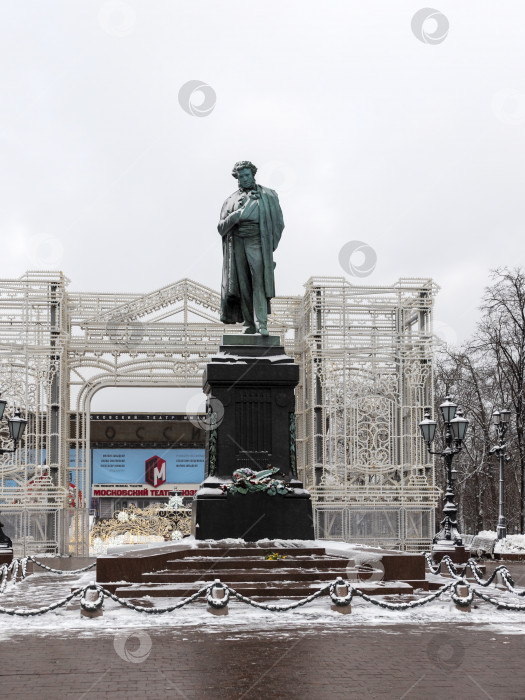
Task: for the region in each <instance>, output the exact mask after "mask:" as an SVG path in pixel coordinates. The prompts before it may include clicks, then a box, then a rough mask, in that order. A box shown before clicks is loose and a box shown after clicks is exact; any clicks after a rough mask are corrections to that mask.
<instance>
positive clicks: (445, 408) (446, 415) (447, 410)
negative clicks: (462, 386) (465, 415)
mask: <svg viewBox="0 0 525 700" xmlns="http://www.w3.org/2000/svg"><path fill="white" fill-rule="evenodd" d="M457 407H458V405H457V404H456V403H454V402H453V401H452V397H451V396H450V395H449V396H445V400H444V401H443V403H442V404H441V405H440V407H439V408H440V409H441V414H442V416H443V420H444V421H445V423H450V421H452V420H454V416H455V415H456V409H457Z"/></svg>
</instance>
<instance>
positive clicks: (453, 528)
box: [419, 396, 469, 549]
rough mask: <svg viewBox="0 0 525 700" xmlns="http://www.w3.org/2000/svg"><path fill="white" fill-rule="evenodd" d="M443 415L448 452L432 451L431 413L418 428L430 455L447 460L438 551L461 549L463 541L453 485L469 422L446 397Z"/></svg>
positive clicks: (427, 412)
mask: <svg viewBox="0 0 525 700" xmlns="http://www.w3.org/2000/svg"><path fill="white" fill-rule="evenodd" d="M439 408H440V411H441V415H442V418H443V423H444V427H445V445H446V447H445V449H444V450H442V451H433V450H431V449H430V445H431V444H432V442H433V440H434V437H435V435H436V428H437V421H435V420H432V419H431V418H430V409H428V408H427V409H426V410H425V418H424V420H422V421H421V422H420V424H419V427H420V429H421V434H422V435H423V440H424V441H425V443H426V446H427V450H428V453H429V454H431V455H440V456H441V457H443V459H444V460H445V470H446V477H447V488H446V491H445V499H444V502H445V505H444V506H443V520H442V521H441V523H440V525H441V529H440V530H439V532H438V533H437V534H436V535H435V536H434V540H433V542H434V545H435V548H437V549H443V548H447V547H449V548H450V547H452V546H461V545H462V544H463V541H462V539H461V534H460V532H459V530H458V521H457V517H458V507H457V505H456V503H455V495H454V481H455V478H456V475H457V472H456V470H455V469H453V468H452V460H453V459H454V456H455V455H457V454H458V453H459V452H461V450H462V448H463V440H464V439H465V435H466V432H467V428H468V424H469V421H468V420H467V419H466V418H465V417H464V416H463V412H462V411H461V409H458V405H457V404H455V403H454V402H453V401H452V397H451V396H446V397H445V401H444V402H443V403H442V404H441V405H440V407H439Z"/></svg>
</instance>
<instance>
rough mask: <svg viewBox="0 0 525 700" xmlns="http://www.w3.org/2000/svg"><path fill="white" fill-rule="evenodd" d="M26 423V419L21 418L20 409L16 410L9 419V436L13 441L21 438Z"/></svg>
mask: <svg viewBox="0 0 525 700" xmlns="http://www.w3.org/2000/svg"><path fill="white" fill-rule="evenodd" d="M26 425H27V421H26V419H25V418H22V416H21V415H20V411H17V412H16V413H15V415H14V416H13V418H10V419H9V437H10V438H11V439H12V440H14V441H15V442H18V440H21V439H22V436H23V434H24V432H25V429H26Z"/></svg>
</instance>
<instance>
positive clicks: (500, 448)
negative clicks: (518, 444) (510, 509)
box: [490, 409, 510, 540]
mask: <svg viewBox="0 0 525 700" xmlns="http://www.w3.org/2000/svg"><path fill="white" fill-rule="evenodd" d="M492 420H493V422H494V425H495V426H496V432H497V436H498V444H497V445H495V446H494V447H493V448H492V449H491V451H490V453H491V454H496V455H497V456H498V458H499V517H498V528H497V533H498V540H502V539H504V538H505V537H506V536H507V520H506V518H505V513H504V510H505V471H504V463H505V461H508V460H509V459H510V458H509V457H508V455H507V444H506V442H505V435H506V433H507V430H508V429H509V425H510V411H508V410H507V409H502V410H501V411H494V413H493V414H492Z"/></svg>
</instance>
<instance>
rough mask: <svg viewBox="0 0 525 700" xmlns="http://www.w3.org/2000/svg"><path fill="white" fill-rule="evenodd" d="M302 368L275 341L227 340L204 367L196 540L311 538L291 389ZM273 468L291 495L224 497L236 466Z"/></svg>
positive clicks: (255, 338)
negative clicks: (204, 424) (204, 426)
mask: <svg viewBox="0 0 525 700" xmlns="http://www.w3.org/2000/svg"><path fill="white" fill-rule="evenodd" d="M298 381H299V366H298V365H296V364H295V362H294V360H293V358H291V357H289V356H288V355H286V353H285V351H284V347H283V346H282V345H281V344H280V338H279V337H277V336H268V337H266V336H257V335H242V336H224V337H223V344H222V345H221V346H220V348H219V352H218V354H217V355H215V356H214V357H212V359H211V362H209V363H208V364H207V365H206V371H205V373H204V391H205V393H206V394H207V396H208V413H209V416H210V422H209V426H210V430H209V431H208V433H207V438H206V476H207V478H206V479H205V481H204V482H203V484H202V485H201V488H200V489H199V491H198V492H197V494H196V496H195V498H194V500H193V528H192V532H193V534H194V535H195V537H196V538H197V539H199V540H204V539H224V538H230V537H234V538H242V539H245V540H248V541H256V540H260V539H266V538H270V539H272V538H277V539H313V537H314V528H313V520H312V504H311V500H310V494H309V493H308V492H307V491H305V490H304V489H303V487H302V484H301V483H300V482H299V481H297V479H296V476H297V471H296V463H295V387H296V386H297V383H298ZM268 467H272V468H278V469H279V474H276V478H278V479H283V480H284V481H286V482H287V483H288V484H289V485H290V487H291V488H293V492H290V493H289V494H287V495H286V496H280V495H276V496H268V495H267V494H266V493H264V492H262V493H261V492H259V493H247V494H239V493H235V494H231V493H223V492H222V490H221V485H222V484H228V483H231V481H232V476H233V472H234V471H236V470H237V469H240V468H249V469H252V470H253V471H255V472H257V471H261V470H264V469H267V468H268Z"/></svg>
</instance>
